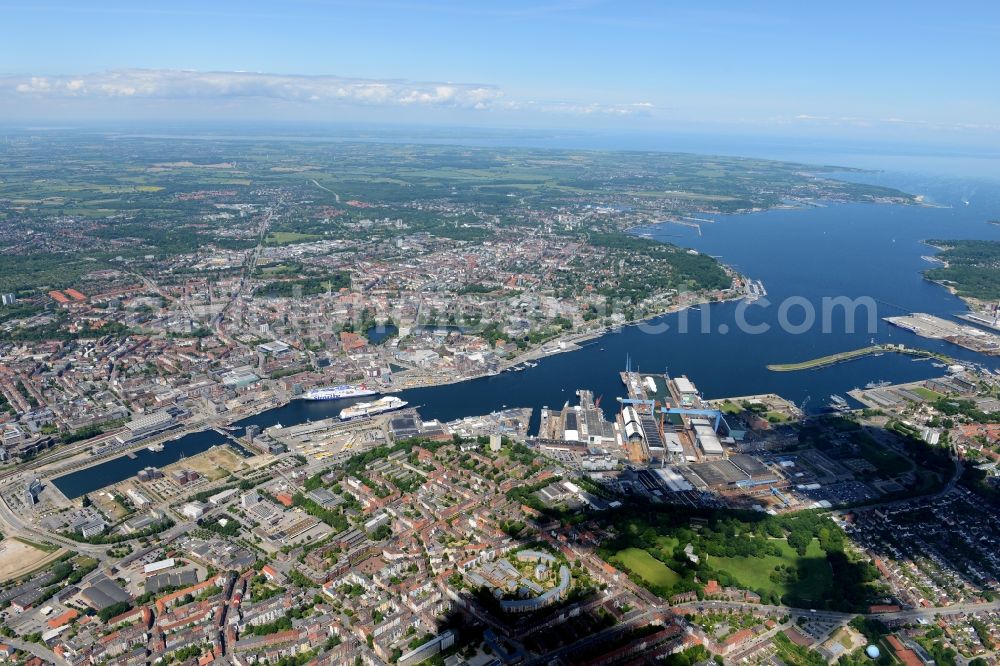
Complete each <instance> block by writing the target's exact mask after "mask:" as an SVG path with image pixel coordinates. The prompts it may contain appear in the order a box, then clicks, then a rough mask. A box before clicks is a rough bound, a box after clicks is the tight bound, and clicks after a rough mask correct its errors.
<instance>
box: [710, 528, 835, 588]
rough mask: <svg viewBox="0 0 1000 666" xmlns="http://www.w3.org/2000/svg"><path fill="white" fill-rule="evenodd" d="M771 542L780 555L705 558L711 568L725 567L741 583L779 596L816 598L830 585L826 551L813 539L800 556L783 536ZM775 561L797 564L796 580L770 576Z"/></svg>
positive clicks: (830, 574)
mask: <svg viewBox="0 0 1000 666" xmlns="http://www.w3.org/2000/svg"><path fill="white" fill-rule="evenodd" d="M775 543H777V544H778V546H779V547H780V548H781V551H782V553H783V555H782V556H781V557H775V556H767V557H713V556H709V558H708V562H709V564H710V565H711V566H712V568H714V569H718V570H719V571H725V572H726V573H728V574H729V575H730V576H732V577H733V578H734V579H735V580H736V581H737V582H738V583H739V584H740V585H741V586H744V587H747V588H749V589H751V590H755V591H761V590H763V591H768V592H776V593H778V594H779V595H781V596H784V595H786V594H790V595H792V596H793V597H796V598H800V599H802V600H803V601H809V600H819V599H821V598H822V596H823V593H824V592H826V591H828V590H830V589H831V588H832V586H833V574H832V572H831V571H830V565H829V564H828V563H827V561H826V554H825V553H824V552H823V550H822V549H821V548H820V547H819V542H818V541H817V540H815V539H813V541H812V542H811V543H810V544H809V547H808V548H807V549H806V555H805V557H800V556H799V554H798V553H797V552H795V550H794V549H793V548H792V547H791V546H789V545H788V542H787V541H785V540H784V539H777V540H775ZM778 565H793V566H795V567H797V568H798V572H799V576H798V580H797V581H795V582H791V583H785V582H775V581H773V580H771V573H772V572H774V568H775V567H776V566H778Z"/></svg>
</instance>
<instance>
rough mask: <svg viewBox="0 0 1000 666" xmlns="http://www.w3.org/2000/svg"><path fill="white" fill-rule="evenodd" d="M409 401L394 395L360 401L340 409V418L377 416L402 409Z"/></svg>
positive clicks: (346, 419)
mask: <svg viewBox="0 0 1000 666" xmlns="http://www.w3.org/2000/svg"><path fill="white" fill-rule="evenodd" d="M408 404H410V403H408V402H406V401H405V400H400V399H399V398H397V397H396V396H394V395H387V396H386V397H384V398H379V399H378V400H376V401H374V402H359V403H357V404H355V405H351V406H350V407H345V408H344V409H342V410H340V420H341V421H352V420H354V419H360V418H364V417H367V416H375V415H376V414H384V413H385V412H392V411H395V410H397V409H402V408H403V407H406V406H407V405H408Z"/></svg>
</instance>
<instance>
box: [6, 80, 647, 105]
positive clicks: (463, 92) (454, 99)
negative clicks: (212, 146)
mask: <svg viewBox="0 0 1000 666" xmlns="http://www.w3.org/2000/svg"><path fill="white" fill-rule="evenodd" d="M0 94H5V95H7V96H8V97H9V96H24V97H34V98H37V99H59V98H61V99H74V98H75V99H85V98H93V99H116V98H117V99H143V98H155V99H176V100H185V99H195V100H205V101H210V100H227V99H239V98H257V99H266V100H279V101H283V102H296V103H302V104H324V103H327V104H329V103H334V104H338V103H339V104H348V105H362V106H391V107H407V106H425V107H435V106H437V107H449V108H457V109H471V110H479V111H483V110H490V109H498V110H504V111H518V110H531V111H539V112H544V113H564V114H572V115H595V114H596V115H617V116H629V115H636V114H645V113H648V112H650V111H651V110H652V109H653V108H654V106H653V104H651V103H650V102H632V103H627V104H602V103H597V102H587V103H577V102H566V101H541V100H514V99H510V98H508V97H507V96H506V95H505V94H504V92H503V91H502V90H500V89H499V87H497V86H494V85H483V84H473V83H442V82H416V81H406V80H395V79H386V80H376V79H362V78H350V77H343V76H335V75H301V74H269V73H262V72H221V71H214V72H200V71H190V70H174V69H120V70H111V71H105V72H97V73H92V74H81V75H63V76H7V77H2V78H0Z"/></svg>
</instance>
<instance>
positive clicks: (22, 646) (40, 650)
mask: <svg viewBox="0 0 1000 666" xmlns="http://www.w3.org/2000/svg"><path fill="white" fill-rule="evenodd" d="M3 642H4V643H6V644H7V645H11V646H13V647H15V648H17V649H18V650H22V651H24V652H28V653H30V654H33V655H35V656H36V657H38V658H39V659H42V660H44V661H46V662H48V663H50V664H60V666H69V662H68V661H66V660H65V659H63V658H62V657H60V656H59V655H57V654H56V653H55V652H53V651H52V650H50V649H48V648H47V647H45V646H44V645H39V644H38V643H29V642H28V641H22V640H20V639H18V638H4V639H3Z"/></svg>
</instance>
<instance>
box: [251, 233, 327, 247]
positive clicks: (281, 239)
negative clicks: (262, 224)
mask: <svg viewBox="0 0 1000 666" xmlns="http://www.w3.org/2000/svg"><path fill="white" fill-rule="evenodd" d="M321 238H322V236H319V235H317V234H300V233H296V232H294V231H272V232H271V233H269V234H268V235H267V238H265V239H264V242H265V243H267V244H268V245H291V244H292V243H307V242H309V241H314V240H319V239H321Z"/></svg>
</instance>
